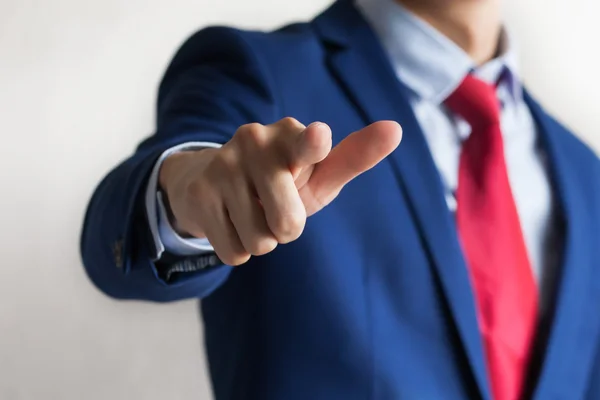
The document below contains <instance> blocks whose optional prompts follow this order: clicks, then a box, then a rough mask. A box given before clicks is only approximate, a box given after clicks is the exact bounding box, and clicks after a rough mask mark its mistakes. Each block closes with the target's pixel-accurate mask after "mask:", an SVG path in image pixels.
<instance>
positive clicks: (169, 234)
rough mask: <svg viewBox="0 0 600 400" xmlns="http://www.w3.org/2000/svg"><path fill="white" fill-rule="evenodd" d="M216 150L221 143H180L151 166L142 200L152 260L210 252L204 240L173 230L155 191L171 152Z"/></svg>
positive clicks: (161, 200) (159, 196)
mask: <svg viewBox="0 0 600 400" xmlns="http://www.w3.org/2000/svg"><path fill="white" fill-rule="evenodd" d="M219 147H221V144H219V143H213V142H187V143H182V144H180V145H178V146H175V147H171V148H170V149H168V150H166V151H165V152H163V153H162V154H161V155H160V157H159V158H158V160H157V161H156V164H154V168H153V169H152V173H151V174H150V179H149V180H148V186H147V187H146V198H145V200H146V213H147V218H148V226H149V228H150V232H151V234H152V239H153V241H154V248H155V250H156V251H155V253H154V261H156V260H159V259H160V257H161V256H162V254H163V253H164V252H165V251H167V252H169V253H171V254H173V255H176V256H192V255H201V254H205V253H211V252H214V249H213V247H212V246H211V244H210V243H209V242H208V239H198V238H190V239H187V238H186V239H184V238H182V237H181V236H179V234H178V233H177V232H176V231H175V229H173V227H172V226H171V223H170V221H169V217H168V214H167V211H166V208H165V205H164V202H163V199H162V194H161V193H160V192H159V191H158V175H159V171H160V167H161V165H162V163H163V162H164V160H165V159H166V158H167V157H168V156H170V155H171V154H173V153H177V152H180V151H185V150H198V149H202V148H219Z"/></svg>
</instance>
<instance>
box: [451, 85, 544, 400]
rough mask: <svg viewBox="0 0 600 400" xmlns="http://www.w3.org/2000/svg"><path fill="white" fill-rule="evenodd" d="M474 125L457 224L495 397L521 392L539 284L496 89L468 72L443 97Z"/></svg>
mask: <svg viewBox="0 0 600 400" xmlns="http://www.w3.org/2000/svg"><path fill="white" fill-rule="evenodd" d="M445 104H446V106H447V107H448V108H449V109H450V110H451V111H453V112H454V113H456V114H457V115H459V116H461V117H462V118H463V119H464V120H466V121H467V123H469V125H470V126H471V135H470V136H469V138H468V139H467V140H466V141H465V143H464V144H463V147H462V151H461V155H460V163H459V172H458V189H457V192H456V201H457V210H456V221H457V226H458V232H459V237H460V239H461V242H462V246H463V251H464V254H465V259H466V261H467V265H468V268H469V274H470V277H471V283H472V286H473V290H474V295H475V299H476V303H477V314H478V321H479V327H480V330H481V335H482V338H483V343H484V348H485V353H486V358H487V366H488V373H489V378H490V381H491V387H492V394H493V398H494V400H517V399H519V397H520V396H521V395H522V392H523V385H524V379H525V377H526V374H527V366H528V361H529V356H530V350H531V347H532V344H533V338H534V334H535V329H536V323H537V310H538V308H537V307H538V306H537V301H538V294H537V287H536V283H535V281H534V278H533V273H532V270H531V265H530V263H529V259H528V256H527V249H526V247H525V241H524V239H523V233H522V231H521V225H520V222H519V216H518V214H517V209H516V206H515V202H514V199H513V196H512V192H511V189H510V184H509V181H508V174H507V170H506V162H505V160H504V146H503V143H502V134H501V128H500V105H499V102H498V99H497V97H496V88H495V87H494V86H492V85H489V84H487V83H485V82H483V81H481V80H479V79H477V78H475V77H473V76H472V75H468V76H467V77H466V78H465V80H464V81H463V82H462V83H461V85H460V86H459V87H458V88H457V89H456V91H454V92H453V93H452V94H451V95H450V96H449V97H448V99H447V100H446V102H445Z"/></svg>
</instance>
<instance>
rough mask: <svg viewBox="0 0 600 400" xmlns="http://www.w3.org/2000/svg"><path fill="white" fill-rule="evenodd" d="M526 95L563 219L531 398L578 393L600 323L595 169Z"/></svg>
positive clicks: (572, 396) (567, 396)
mask: <svg viewBox="0 0 600 400" xmlns="http://www.w3.org/2000/svg"><path fill="white" fill-rule="evenodd" d="M525 98H526V101H527V103H528V106H529V108H530V110H531V111H532V114H533V116H534V118H535V120H536V122H537V125H538V129H539V131H540V137H541V139H542V144H543V145H544V147H545V150H546V152H547V155H548V161H549V162H548V164H549V165H550V173H551V176H552V181H553V187H554V193H555V198H556V199H557V201H558V208H559V210H558V211H559V212H560V213H561V215H562V216H563V219H564V222H565V229H564V240H563V242H564V246H563V253H562V260H561V261H562V264H561V269H560V271H559V274H558V275H557V278H558V279H557V284H556V285H555V293H554V298H555V301H554V304H555V308H554V315H553V316H552V317H553V318H552V319H551V323H550V331H549V336H548V342H547V346H546V350H545V355H544V356H543V363H542V366H541V370H540V376H539V380H538V383H537V387H536V389H535V399H539V400H545V399H576V398H577V399H579V398H582V397H583V396H584V391H585V388H586V385H587V383H588V382H587V379H588V376H589V374H590V369H591V368H592V362H593V357H594V354H595V353H596V348H597V339H598V332H599V329H600V312H598V308H597V305H598V304H599V300H600V282H599V276H598V272H597V265H596V264H597V263H598V261H597V260H595V259H594V258H595V254H597V244H595V243H594V241H595V240H597V237H596V235H597V229H595V228H594V226H593V224H595V223H597V221H598V211H597V209H598V202H597V199H595V200H596V201H594V198H593V197H591V196H590V194H591V192H590V191H589V190H590V189H589V187H588V185H590V184H592V183H593V184H594V185H597V182H595V181H594V179H597V173H596V172H595V171H593V170H590V167H591V166H592V165H591V163H590V165H589V166H588V165H587V164H585V159H584V160H583V161H582V160H580V159H578V155H579V152H581V150H582V149H581V148H574V146H573V144H572V143H570V142H567V138H568V135H570V133H568V132H566V130H565V129H564V128H562V127H561V126H560V125H559V124H557V123H556V122H555V121H553V120H552V119H551V118H550V117H549V116H548V115H547V114H546V113H545V112H544V111H543V110H542V108H541V107H540V106H539V105H538V104H537V102H535V101H534V100H533V99H532V98H531V96H530V95H529V94H527V93H526V96H525ZM577 145H578V146H579V144H577ZM577 151H579V152H577ZM579 162H582V163H583V164H578V163H579ZM576 166H578V168H577V167H576ZM582 166H583V168H582ZM586 167H587V168H586ZM587 180H589V182H590V183H589V184H588V183H586V181H587Z"/></svg>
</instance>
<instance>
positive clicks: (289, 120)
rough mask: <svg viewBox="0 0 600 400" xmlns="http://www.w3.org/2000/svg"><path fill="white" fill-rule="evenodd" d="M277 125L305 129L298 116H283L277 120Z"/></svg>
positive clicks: (285, 127)
mask: <svg viewBox="0 0 600 400" xmlns="http://www.w3.org/2000/svg"><path fill="white" fill-rule="evenodd" d="M277 125H279V126H280V127H281V128H283V129H294V130H297V129H303V128H304V125H302V124H301V123H300V121H298V120H297V119H296V118H293V117H285V118H282V119H280V120H279V121H278V122H277Z"/></svg>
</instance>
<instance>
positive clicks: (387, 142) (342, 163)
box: [307, 121, 402, 205]
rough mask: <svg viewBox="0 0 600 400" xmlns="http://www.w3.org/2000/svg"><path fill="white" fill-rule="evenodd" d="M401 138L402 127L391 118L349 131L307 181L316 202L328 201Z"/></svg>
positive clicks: (391, 148)
mask: <svg viewBox="0 0 600 400" xmlns="http://www.w3.org/2000/svg"><path fill="white" fill-rule="evenodd" d="M401 140H402V127H401V126H400V125H399V124H398V123H396V122H394V121H379V122H375V123H374V124H371V125H369V126H367V127H365V128H363V129H361V130H359V131H356V132H354V133H352V134H350V135H349V136H348V137H346V138H345V139H344V140H342V141H341V142H340V143H339V144H338V145H337V146H336V147H334V148H333V150H331V152H330V153H329V155H328V156H327V157H326V158H325V159H324V160H323V161H321V162H320V163H319V164H317V165H316V166H315V169H314V171H313V173H312V175H311V177H310V179H309V181H308V182H307V185H308V187H309V192H310V193H312V195H313V197H314V200H316V203H317V204H321V205H326V204H328V203H329V202H331V201H332V200H333V199H334V198H335V196H336V195H337V194H338V193H339V191H340V190H341V189H342V187H343V186H344V185H345V184H346V183H348V182H349V181H351V180H352V179H354V178H355V177H357V176H358V175H360V174H362V173H363V172H365V171H367V170H369V169H371V168H373V167H374V166H375V165H377V164H378V163H379V162H380V161H381V160H383V159H384V158H385V157H387V156H388V155H389V154H390V153H391V152H393V151H394V150H395V149H396V147H398V145H399V144H400V141H401Z"/></svg>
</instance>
